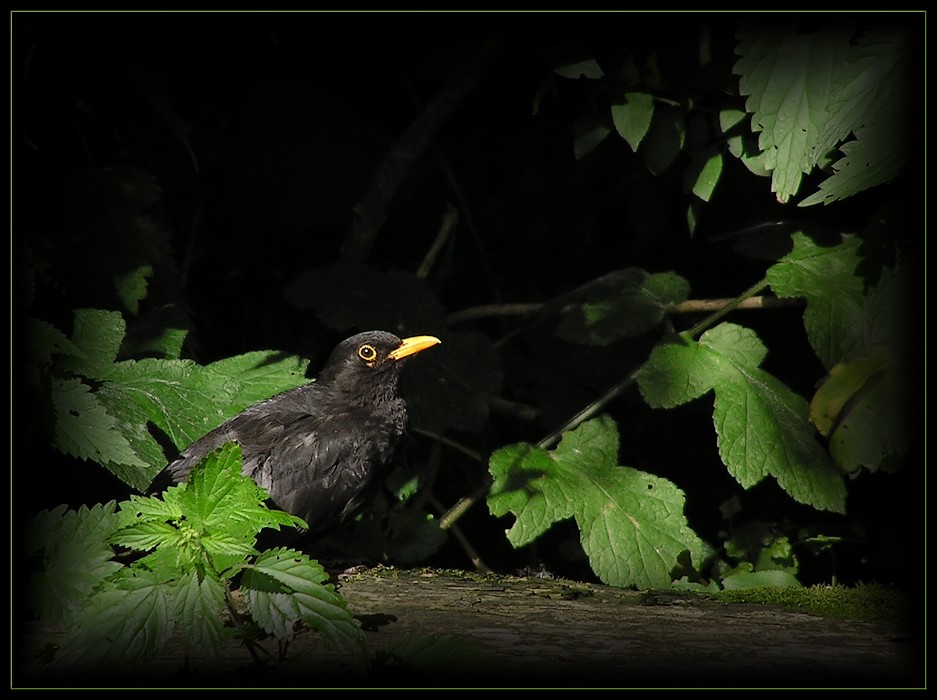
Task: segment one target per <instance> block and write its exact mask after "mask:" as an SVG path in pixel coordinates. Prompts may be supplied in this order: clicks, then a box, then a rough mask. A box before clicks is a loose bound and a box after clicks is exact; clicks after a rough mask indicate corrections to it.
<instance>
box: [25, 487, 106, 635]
mask: <svg viewBox="0 0 937 700" xmlns="http://www.w3.org/2000/svg"><path fill="white" fill-rule="evenodd" d="M114 511H115V503H114V501H109V502H108V503H106V504H104V505H101V504H98V505H95V506H92V507H91V508H88V507H86V506H81V507H80V508H79V509H78V510H77V511H74V510H66V509H65V506H60V507H59V508H55V509H53V510H52V511H42V512H41V513H39V514H38V515H37V516H36V517H35V519H34V520H33V522H32V523H31V525H30V530H29V533H28V535H29V541H28V551H29V552H30V553H38V552H42V555H43V569H42V571H41V572H40V573H36V574H32V575H31V576H30V577H29V603H30V607H31V608H32V610H33V611H34V612H36V613H37V614H38V615H39V617H40V618H41V619H42V620H44V621H46V622H52V623H56V622H59V621H60V620H62V619H65V618H69V617H72V616H74V614H75V613H76V611H77V610H78V609H79V608H80V606H81V604H82V603H83V602H84V600H85V598H86V597H87V596H88V594H90V593H91V591H92V590H93V589H94V588H95V587H96V586H97V585H99V584H100V583H101V582H102V581H104V579H106V578H107V577H108V576H110V575H111V574H112V573H114V572H115V571H117V570H118V569H120V567H121V565H120V564H118V563H117V562H115V561H113V556H114V551H113V550H112V549H111V547H110V546H108V544H107V538H108V535H109V534H110V533H111V532H112V531H113V530H114V528H115V527H116V526H117V516H116V515H115V513H114Z"/></svg>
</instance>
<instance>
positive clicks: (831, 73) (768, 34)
mask: <svg viewBox="0 0 937 700" xmlns="http://www.w3.org/2000/svg"><path fill="white" fill-rule="evenodd" d="M850 35H851V28H848V27H846V28H843V27H835V28H832V29H823V30H821V31H819V32H817V33H814V34H798V33H795V32H794V31H783V30H782V29H781V28H778V29H774V30H770V31H764V30H763V29H759V30H757V31H743V32H740V33H739V44H738V46H737V48H736V53H737V54H738V55H739V56H740V58H739V60H738V61H737V62H736V64H735V67H734V69H733V71H734V72H735V73H736V74H738V75H739V76H740V79H739V91H740V92H741V94H743V95H748V99H747V100H746V102H745V109H746V111H748V112H749V113H751V114H752V115H753V119H752V128H753V129H754V130H755V131H759V132H761V135H760V137H759V139H758V146H759V148H760V149H761V151H762V152H763V153H764V154H765V161H764V165H765V167H766V168H767V169H768V170H770V171H771V175H772V176H771V190H772V191H773V192H774V193H775V194H776V195H777V198H778V201H779V202H782V203H783V202H787V201H788V199H789V198H790V197H791V196H792V195H794V194H796V192H797V190H798V188H799V187H800V182H801V178H802V176H803V174H805V173H809V172H810V171H811V170H812V169H813V167H814V165H816V164H817V162H818V160H819V154H818V153H817V144H818V143H819V142H820V140H821V137H822V136H823V134H824V133H825V131H826V129H827V127H828V122H829V112H828V104H829V101H830V95H831V94H832V92H833V88H834V84H835V80H836V79H837V77H838V75H839V72H840V71H841V70H842V66H843V64H844V62H845V59H846V55H847V50H848V46H849V43H848V42H849V38H850Z"/></svg>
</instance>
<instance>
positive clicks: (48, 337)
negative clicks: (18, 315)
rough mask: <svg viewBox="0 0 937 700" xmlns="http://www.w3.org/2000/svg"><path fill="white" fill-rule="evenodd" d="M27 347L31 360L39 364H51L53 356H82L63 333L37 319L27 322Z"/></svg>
mask: <svg viewBox="0 0 937 700" xmlns="http://www.w3.org/2000/svg"><path fill="white" fill-rule="evenodd" d="M26 347H28V348H29V353H30V359H32V360H33V361H34V362H37V363H39V364H47V363H49V362H50V361H51V360H52V356H53V355H72V356H80V355H81V351H80V350H79V349H78V346H77V345H75V344H74V343H73V342H72V341H70V340H69V339H68V338H66V337H65V334H64V333H62V331H60V330H59V329H58V328H55V327H54V326H52V325H51V324H49V323H46V322H45V321H41V320H39V319H36V318H31V319H29V320H28V321H27V322H26Z"/></svg>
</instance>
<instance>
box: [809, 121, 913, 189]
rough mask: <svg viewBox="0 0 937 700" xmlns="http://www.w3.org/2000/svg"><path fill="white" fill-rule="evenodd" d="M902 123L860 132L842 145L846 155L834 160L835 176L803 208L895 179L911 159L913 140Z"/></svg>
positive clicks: (825, 182) (827, 180)
mask: <svg viewBox="0 0 937 700" xmlns="http://www.w3.org/2000/svg"><path fill="white" fill-rule="evenodd" d="M899 124H900V122H897V121H896V120H892V121H891V122H889V123H887V124H883V125H874V126H870V127H867V128H863V129H859V130H858V131H856V139H855V140H854V141H849V142H847V143H845V144H843V145H842V147H841V148H840V150H841V151H842V153H843V156H844V157H843V158H841V159H840V160H837V161H836V162H835V163H833V171H834V172H833V175H831V176H830V177H828V178H827V179H826V180H824V181H823V182H821V183H820V189H819V190H818V191H817V192H815V193H814V194H812V195H810V196H809V197H806V198H805V199H803V200H802V201H801V202H799V203H798V205H797V206H799V207H809V206H812V205H814V204H819V203H821V202H822V203H823V204H830V203H832V202H835V201H837V200H840V199H845V198H846V197H851V196H852V195H854V194H856V193H857V192H861V191H862V190H866V189H869V188H870V187H875V186H877V185H882V184H885V183H886V182H889V181H890V180H893V179H894V178H895V177H896V176H897V175H898V174H899V173H900V172H901V169H902V167H904V164H905V162H906V161H907V159H908V145H909V143H910V140H909V138H908V133H907V131H906V130H905V129H904V128H902V127H901V126H900V125H899Z"/></svg>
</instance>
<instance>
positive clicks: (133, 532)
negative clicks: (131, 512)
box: [110, 520, 184, 552]
mask: <svg viewBox="0 0 937 700" xmlns="http://www.w3.org/2000/svg"><path fill="white" fill-rule="evenodd" d="M110 541H111V542H113V543H114V544H118V545H120V546H122V547H129V548H130V549H135V550H137V551H140V552H146V551H148V550H150V549H153V548H154V547H159V546H162V547H172V548H178V547H180V546H181V545H183V544H184V538H183V535H182V533H181V532H180V531H179V528H177V527H174V526H173V525H170V524H169V523H167V522H158V521H154V520H145V521H143V522H140V523H137V524H136V525H131V526H129V527H125V528H122V529H120V530H119V531H117V532H115V533H114V534H113V535H112V536H111V538H110Z"/></svg>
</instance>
